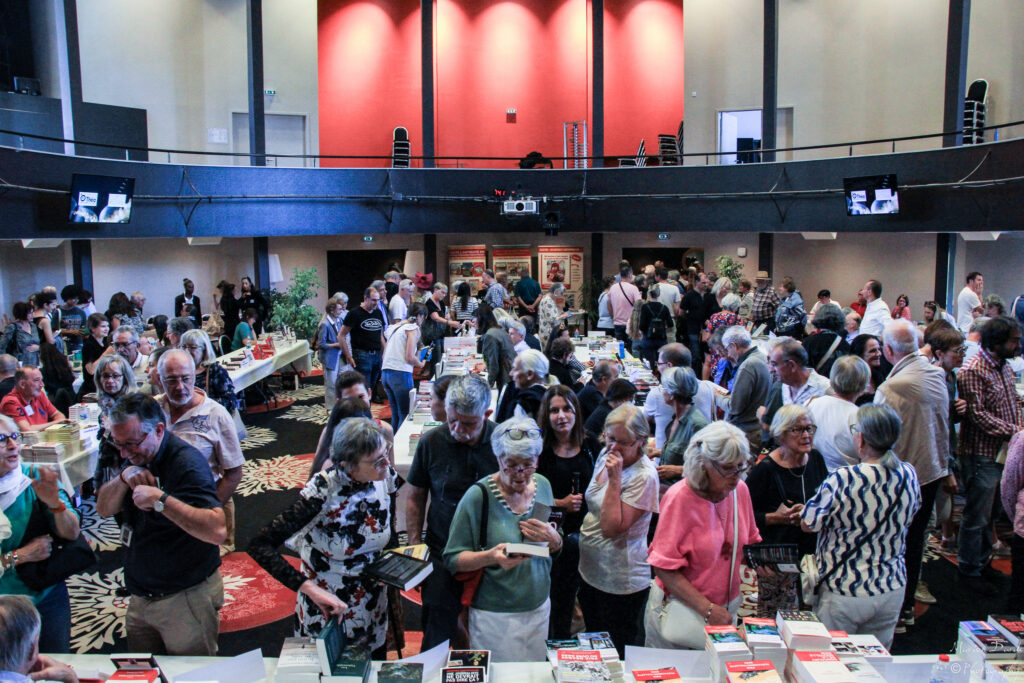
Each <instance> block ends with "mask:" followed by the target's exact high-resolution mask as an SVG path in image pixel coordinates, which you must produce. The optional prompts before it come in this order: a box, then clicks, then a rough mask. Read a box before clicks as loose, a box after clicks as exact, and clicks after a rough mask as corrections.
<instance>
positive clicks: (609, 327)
mask: <svg viewBox="0 0 1024 683" xmlns="http://www.w3.org/2000/svg"><path fill="white" fill-rule="evenodd" d="M614 283H615V278H613V277H606V278H605V279H604V282H603V283H602V284H603V287H604V289H603V291H602V292H601V294H599V295H598V297H597V329H599V330H601V331H602V332H604V333H605V334H607V335H608V336H609V337H611V336H612V334H613V333H614V331H615V321H614V320H613V319H612V313H611V311H610V310H609V309H608V290H609V289H611V287H612V285H613V284H614Z"/></svg>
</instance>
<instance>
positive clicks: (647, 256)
mask: <svg viewBox="0 0 1024 683" xmlns="http://www.w3.org/2000/svg"><path fill="white" fill-rule="evenodd" d="M688 256H689V257H690V258H691V259H692V258H697V261H698V262H701V261H703V252H701V254H700V256H699V257H698V256H696V253H695V250H693V249H685V248H684V249H679V248H676V247H636V248H629V249H623V250H622V258H624V259H626V260H627V261H629V263H630V265H631V266H633V273H634V274H636V275H639V274H640V271H641V270H642V269H643V267H644V266H646V265H647V264H649V263H654V262H655V261H664V262H665V267H666V268H668V269H669V270H678V271H680V272H683V271H685V270H686V268H687V267H688V266H689V265H691V262H690V260H688V258H687V257H688ZM609 275H617V273H609Z"/></svg>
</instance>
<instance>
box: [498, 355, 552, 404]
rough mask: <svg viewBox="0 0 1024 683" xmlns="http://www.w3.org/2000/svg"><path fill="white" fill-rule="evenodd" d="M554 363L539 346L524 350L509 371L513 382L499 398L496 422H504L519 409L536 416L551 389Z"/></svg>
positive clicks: (506, 386) (507, 385)
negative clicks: (537, 348)
mask: <svg viewBox="0 0 1024 683" xmlns="http://www.w3.org/2000/svg"><path fill="white" fill-rule="evenodd" d="M550 368H551V364H550V363H549V362H548V359H547V356H545V355H544V354H543V353H541V352H540V351H537V350H536V349H527V350H526V351H523V352H522V353H520V354H519V355H518V356H516V357H515V359H514V360H513V361H512V369H511V370H509V377H510V378H511V379H512V381H511V382H509V383H508V384H506V385H505V389H504V390H503V391H502V392H501V396H500V397H499V398H498V410H497V412H496V414H495V416H494V419H495V421H497V422H504V421H505V420H507V419H509V418H510V417H512V416H513V415H515V413H516V408H519V409H521V410H522V413H523V414H524V415H526V416H528V417H532V418H536V417H537V413H538V411H539V410H540V403H541V401H542V400H543V399H544V392H545V391H547V384H546V382H547V379H548V371H549V370H550Z"/></svg>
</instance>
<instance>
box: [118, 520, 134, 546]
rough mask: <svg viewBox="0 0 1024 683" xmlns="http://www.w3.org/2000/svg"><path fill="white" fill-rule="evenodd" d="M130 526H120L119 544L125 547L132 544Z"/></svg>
mask: <svg viewBox="0 0 1024 683" xmlns="http://www.w3.org/2000/svg"><path fill="white" fill-rule="evenodd" d="M132 533H133V532H132V528H131V527H130V526H128V525H127V524H125V525H123V526H122V527H121V545H123V546H124V547H125V548H127V547H128V546H130V545H131V544H132Z"/></svg>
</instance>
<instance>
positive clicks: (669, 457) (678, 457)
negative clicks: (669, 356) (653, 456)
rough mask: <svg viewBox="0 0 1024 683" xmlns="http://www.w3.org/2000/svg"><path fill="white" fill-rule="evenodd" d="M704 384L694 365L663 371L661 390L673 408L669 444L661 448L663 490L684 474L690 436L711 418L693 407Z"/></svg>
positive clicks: (667, 440)
mask: <svg viewBox="0 0 1024 683" xmlns="http://www.w3.org/2000/svg"><path fill="white" fill-rule="evenodd" d="M699 386H700V383H699V382H698V381H697V375H695V374H694V372H693V370H691V369H690V368H668V369H667V370H665V371H664V372H663V373H661V393H662V398H663V400H664V401H665V405H666V406H668V407H669V408H671V409H672V421H671V422H670V423H669V424H668V427H666V428H665V434H666V436H665V445H664V446H663V447H662V449H661V457H660V461H659V464H658V478H659V479H660V480H661V487H662V493H664V492H665V491H667V490H668V487H669V486H671V485H672V484H675V483H676V482H677V481H679V480H680V479H682V477H683V460H684V457H685V453H686V449H687V448H688V447H689V445H690V439H692V438H693V435H694V434H695V433H696V432H699V431H700V430H701V429H703V428H704V427H706V426H707V425H708V421H707V419H705V417H704V416H703V415H702V414H701V413H700V412H699V411H696V410H694V409H693V397H694V396H696V395H697V388H698V387H699Z"/></svg>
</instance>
